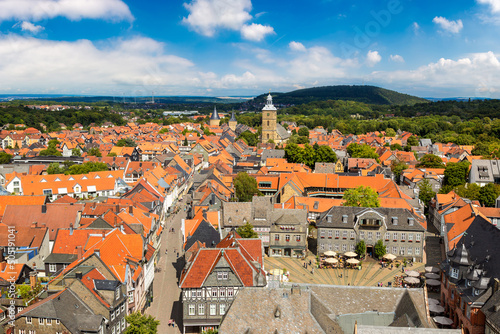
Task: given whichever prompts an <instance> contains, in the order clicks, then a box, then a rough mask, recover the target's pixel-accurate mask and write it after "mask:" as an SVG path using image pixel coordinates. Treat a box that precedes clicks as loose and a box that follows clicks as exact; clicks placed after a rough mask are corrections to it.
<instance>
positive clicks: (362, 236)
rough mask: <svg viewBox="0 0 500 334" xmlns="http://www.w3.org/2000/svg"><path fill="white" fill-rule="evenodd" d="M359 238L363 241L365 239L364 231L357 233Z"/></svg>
mask: <svg viewBox="0 0 500 334" xmlns="http://www.w3.org/2000/svg"><path fill="white" fill-rule="evenodd" d="M359 238H360V239H364V238H365V231H360V232H359Z"/></svg>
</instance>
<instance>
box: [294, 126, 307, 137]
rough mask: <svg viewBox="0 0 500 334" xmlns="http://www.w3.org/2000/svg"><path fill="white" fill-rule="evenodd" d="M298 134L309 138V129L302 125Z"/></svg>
mask: <svg viewBox="0 0 500 334" xmlns="http://www.w3.org/2000/svg"><path fill="white" fill-rule="evenodd" d="M297 134H298V135H299V136H301V137H307V138H309V130H308V129H307V128H306V127H302V128H300V129H299V132H297Z"/></svg>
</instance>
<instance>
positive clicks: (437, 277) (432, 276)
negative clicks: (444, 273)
mask: <svg viewBox="0 0 500 334" xmlns="http://www.w3.org/2000/svg"><path fill="white" fill-rule="evenodd" d="M425 278H430V279H439V278H440V276H439V275H438V274H434V273H425Z"/></svg>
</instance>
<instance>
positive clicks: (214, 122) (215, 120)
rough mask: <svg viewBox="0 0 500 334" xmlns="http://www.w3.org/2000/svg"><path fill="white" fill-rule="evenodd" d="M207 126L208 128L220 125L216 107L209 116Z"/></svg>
mask: <svg viewBox="0 0 500 334" xmlns="http://www.w3.org/2000/svg"><path fill="white" fill-rule="evenodd" d="M209 124H210V126H219V124H220V116H219V113H218V112H217V107H214V112H213V113H212V116H210V122H209Z"/></svg>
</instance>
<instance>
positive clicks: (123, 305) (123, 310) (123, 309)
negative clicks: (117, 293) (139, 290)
mask: <svg viewBox="0 0 500 334" xmlns="http://www.w3.org/2000/svg"><path fill="white" fill-rule="evenodd" d="M123 312H125V304H122V313H123Z"/></svg>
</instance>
